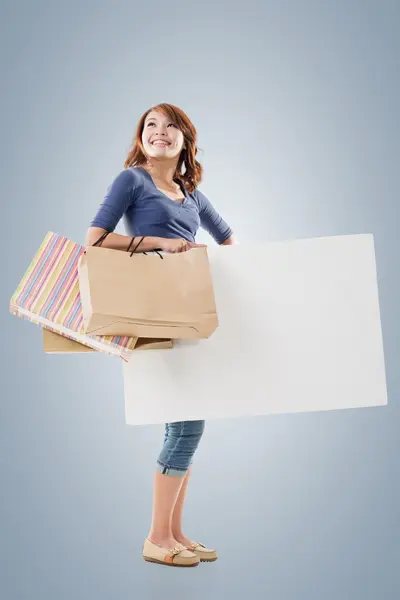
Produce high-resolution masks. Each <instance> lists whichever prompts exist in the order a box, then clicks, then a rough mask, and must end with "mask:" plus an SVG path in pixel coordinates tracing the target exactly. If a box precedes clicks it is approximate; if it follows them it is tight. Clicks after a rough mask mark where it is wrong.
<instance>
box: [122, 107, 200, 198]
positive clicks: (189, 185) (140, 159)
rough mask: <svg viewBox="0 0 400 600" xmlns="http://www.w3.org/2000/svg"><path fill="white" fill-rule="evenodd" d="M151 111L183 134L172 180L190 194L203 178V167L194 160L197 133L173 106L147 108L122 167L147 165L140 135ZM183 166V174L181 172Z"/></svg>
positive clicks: (184, 116)
mask: <svg viewBox="0 0 400 600" xmlns="http://www.w3.org/2000/svg"><path fill="white" fill-rule="evenodd" d="M152 110H157V111H158V112H161V113H163V114H164V115H165V116H166V117H168V118H169V119H170V120H171V121H172V122H173V123H175V125H176V126H177V127H178V129H180V131H182V133H183V137H184V148H183V150H182V151H181V153H180V155H179V159H178V164H177V166H176V171H175V176H174V179H177V180H178V181H180V182H181V183H182V184H183V185H184V187H185V188H186V189H187V190H188V192H189V193H191V192H193V191H194V190H195V189H196V188H197V186H198V185H199V183H200V182H201V179H202V176H203V167H202V165H201V164H200V163H199V162H198V161H197V160H196V155H197V152H198V148H197V131H196V128H195V126H194V125H193V123H192V122H191V120H190V119H189V117H188V116H187V115H186V114H185V113H184V112H183V110H181V109H180V108H178V107H177V106H174V105H173V104H157V106H153V107H152V108H149V109H148V110H147V111H146V112H145V113H144V115H143V116H142V117H141V118H140V120H139V123H138V125H137V129H136V135H135V137H134V138H133V141H132V147H131V149H130V150H129V153H128V156H127V157H126V160H125V163H124V166H125V168H126V169H127V168H129V167H140V166H142V165H143V164H146V163H147V157H146V154H145V152H144V148H143V144H142V133H143V128H144V122H145V120H146V117H147V115H148V114H149V113H150V112H151V111H152ZM183 164H184V165H185V172H184V173H183V172H182V167H183Z"/></svg>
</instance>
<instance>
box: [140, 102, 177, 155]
mask: <svg viewBox="0 0 400 600" xmlns="http://www.w3.org/2000/svg"><path fill="white" fill-rule="evenodd" d="M183 143H184V137H183V133H182V131H180V130H179V129H178V128H177V126H176V125H175V123H173V122H172V121H170V120H169V118H168V117H167V116H165V115H164V114H163V113H161V112H158V111H155V110H152V111H151V112H150V113H149V114H148V115H147V117H146V120H145V122H144V127H143V133H142V144H143V147H144V150H145V152H146V154H147V155H148V156H149V157H151V158H161V159H162V158H164V159H165V158H168V159H171V158H177V157H178V156H179V154H180V153H181V150H182V147H183Z"/></svg>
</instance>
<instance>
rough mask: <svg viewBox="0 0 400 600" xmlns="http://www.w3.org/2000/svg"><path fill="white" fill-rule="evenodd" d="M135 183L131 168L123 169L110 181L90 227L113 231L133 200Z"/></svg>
mask: <svg viewBox="0 0 400 600" xmlns="http://www.w3.org/2000/svg"><path fill="white" fill-rule="evenodd" d="M136 188H137V183H136V181H135V177H134V175H133V173H132V170H131V169H124V170H123V171H121V172H120V173H119V174H118V175H117V176H116V177H115V178H114V180H113V181H112V183H111V185H110V186H109V187H108V189H107V191H106V194H105V196H104V199H103V202H102V203H101V204H100V206H99V208H98V210H97V213H96V215H95V216H94V218H93V219H92V221H91V223H90V226H91V227H102V228H103V229H106V230H107V231H114V229H115V228H116V226H117V224H118V222H119V221H120V220H121V218H122V216H123V215H124V213H125V212H126V210H127V209H128V207H129V206H130V205H131V203H132V202H133V200H134V195H135V190H136Z"/></svg>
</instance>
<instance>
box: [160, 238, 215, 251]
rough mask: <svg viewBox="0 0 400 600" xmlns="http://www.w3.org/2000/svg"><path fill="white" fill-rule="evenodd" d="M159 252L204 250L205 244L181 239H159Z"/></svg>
mask: <svg viewBox="0 0 400 600" xmlns="http://www.w3.org/2000/svg"><path fill="white" fill-rule="evenodd" d="M161 240H162V241H161V250H163V251H164V252H172V253H176V252H187V250H190V249H191V248H204V246H205V245H206V244H196V243H195V242H188V241H186V240H184V239H182V238H178V239H176V238H161Z"/></svg>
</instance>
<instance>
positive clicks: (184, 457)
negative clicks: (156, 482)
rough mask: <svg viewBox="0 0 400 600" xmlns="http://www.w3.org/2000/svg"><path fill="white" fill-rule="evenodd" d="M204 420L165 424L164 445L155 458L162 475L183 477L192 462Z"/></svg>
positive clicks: (202, 430) (201, 433)
mask: <svg viewBox="0 0 400 600" xmlns="http://www.w3.org/2000/svg"><path fill="white" fill-rule="evenodd" d="M204 426H205V421H178V422H176V423H166V424H165V435H164V445H163V447H162V449H161V452H160V455H159V457H158V460H157V470H158V472H159V473H162V474H163V475H175V476H178V477H184V476H185V475H186V472H187V470H188V469H189V467H190V465H191V464H192V462H193V455H194V453H195V452H196V449H197V446H198V445H199V442H200V439H201V437H202V435H203V432H204Z"/></svg>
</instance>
